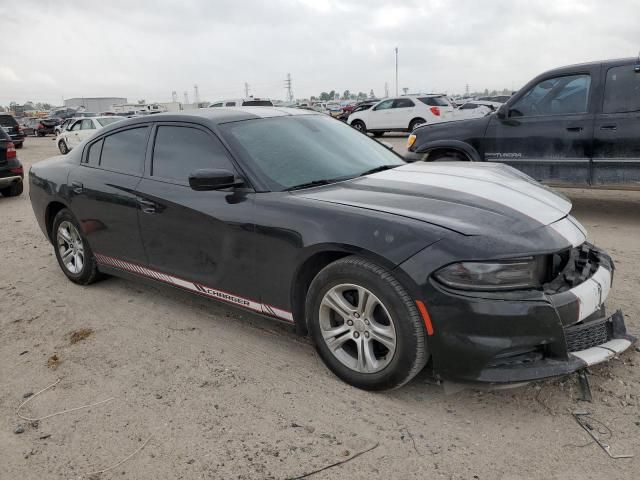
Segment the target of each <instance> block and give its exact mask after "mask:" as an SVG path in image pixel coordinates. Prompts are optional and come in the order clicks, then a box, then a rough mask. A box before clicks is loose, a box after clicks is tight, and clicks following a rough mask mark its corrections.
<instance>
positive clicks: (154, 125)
mask: <svg viewBox="0 0 640 480" xmlns="http://www.w3.org/2000/svg"><path fill="white" fill-rule="evenodd" d="M29 182H30V195H31V202H32V205H33V210H34V212H35V215H36V217H37V219H38V222H39V224H40V226H41V228H42V230H43V232H44V234H45V235H46V236H47V238H48V239H49V240H50V241H51V243H52V244H53V247H54V250H55V254H56V256H57V259H58V262H59V264H60V267H61V269H62V271H63V272H64V273H65V275H66V276H67V277H68V278H69V279H70V280H71V281H73V282H76V283H79V284H83V285H85V284H89V283H92V282H94V281H96V280H98V279H99V278H101V276H103V275H104V274H111V275H119V276H124V277H136V278H144V279H149V280H151V281H156V282H162V283H165V284H168V285H172V286H174V287H178V288H181V289H184V290H188V291H190V292H193V293H195V294H198V295H202V296H205V297H209V298H212V299H215V300H219V301H222V302H226V303H229V304H231V305H234V306H237V307H241V308H244V309H247V310H250V311H253V312H257V313H258V314H261V315H264V316H267V317H271V318H275V319H279V320H283V321H285V322H291V323H293V324H294V325H295V327H296V329H297V331H298V332H300V333H301V334H309V335H310V336H311V337H312V339H313V341H314V343H315V345H316V348H317V350H318V352H319V354H320V356H321V357H322V359H323V360H324V361H325V363H326V364H327V366H328V367H329V368H330V369H331V370H332V371H333V372H334V373H335V374H336V375H337V376H339V377H340V378H342V379H343V380H345V381H346V382H348V383H350V384H351V385H354V386H357V387H360V388H364V389H371V390H379V389H386V388H393V387H398V386H400V385H402V384H404V383H405V382H407V381H409V380H410V379H411V378H412V377H413V376H414V375H416V374H417V373H418V372H419V371H420V370H422V368H423V367H424V366H425V365H427V364H429V368H430V369H431V370H432V372H433V375H435V376H436V377H437V378H439V379H443V380H451V381H458V382H461V381H462V382H490V383H502V384H504V383H517V382H526V381H529V380H533V379H539V378H544V377H548V376H553V375H560V374H567V373H570V372H573V371H576V370H578V369H581V368H583V367H585V366H587V365H591V364H595V363H598V362H602V361H605V360H607V359H609V358H611V357H612V356H613V355H615V354H617V353H619V352H622V351H624V350H625V349H627V348H628V347H629V346H630V345H631V344H632V343H633V342H634V341H635V339H634V338H633V337H631V336H630V335H628V334H627V332H626V329H625V325H624V321H623V316H622V314H621V313H620V312H616V313H614V314H613V315H607V314H606V313H605V307H604V302H605V300H606V298H607V295H608V293H609V289H610V288H611V280H612V274H613V264H612V262H611V259H610V258H609V256H608V255H607V254H606V253H605V252H603V251H602V250H600V249H598V248H597V247H595V246H593V245H591V244H589V243H588V242H586V234H585V231H584V229H583V228H582V226H581V225H580V224H579V223H578V222H577V221H576V220H575V219H574V218H573V217H571V215H569V211H570V209H571V204H570V202H569V201H567V200H566V199H565V198H564V197H562V196H560V195H558V194H557V193H554V192H553V191H551V190H549V189H547V188H545V187H543V186H541V185H539V184H538V183H536V182H535V181H533V180H531V178H529V177H527V176H526V175H524V174H522V173H520V172H518V171H517V170H514V169H513V168H511V167H509V166H506V165H498V164H491V163H482V164H464V163H459V162H457V163H456V162H454V163H447V162H438V163H435V164H427V163H415V164H405V162H404V161H403V160H402V159H401V158H400V157H399V156H398V155H396V154H395V153H394V152H392V151H391V150H389V149H388V148H386V147H384V146H383V145H381V144H380V143H378V142H376V141H375V140H372V139H370V138H368V137H367V136H365V135H363V134H361V133H359V132H357V131H355V130H354V129H352V128H350V127H349V126H347V125H345V124H343V123H341V122H339V121H336V120H334V119H331V118H329V117H328V116H326V115H321V114H317V113H314V112H309V111H305V110H297V109H286V108H269V107H262V108H228V109H224V110H220V109H211V110H201V111H198V112H194V113H191V112H190V113H188V114H159V115H154V116H153V117H143V118H136V119H130V120H127V121H123V122H118V123H116V124H113V125H110V126H108V127H106V128H104V129H103V130H100V131H99V132H98V133H97V134H96V135H94V136H93V137H91V138H89V139H88V140H86V141H85V142H83V143H82V144H80V146H79V147H78V148H75V149H74V150H73V151H72V152H71V153H70V154H69V155H67V156H65V157H55V158H51V159H49V160H46V161H43V162H40V163H38V164H36V165H34V166H33V167H32V168H31V171H30V174H29Z"/></svg>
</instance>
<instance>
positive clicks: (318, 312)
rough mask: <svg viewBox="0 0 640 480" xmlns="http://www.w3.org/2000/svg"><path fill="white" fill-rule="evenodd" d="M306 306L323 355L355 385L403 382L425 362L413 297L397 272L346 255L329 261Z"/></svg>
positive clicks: (391, 385) (375, 386) (392, 385)
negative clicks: (391, 272)
mask: <svg viewBox="0 0 640 480" xmlns="http://www.w3.org/2000/svg"><path fill="white" fill-rule="evenodd" d="M306 311H307V312H308V313H307V318H308V322H309V331H310V333H311V336H312V338H313V341H314V343H315V346H316V350H317V351H318V353H319V355H320V357H321V358H322V360H323V361H324V362H325V364H326V365H327V366H328V367H329V369H331V371H333V373H335V374H336V375H337V376H338V377H340V378H341V379H342V380H344V381H345V382H347V383H349V384H351V385H353V386H354V387H357V388H362V389H365V390H384V389H390V388H396V387H399V386H401V385H403V384H405V383H406V382H408V381H409V380H411V379H412V378H413V377H414V376H415V375H416V374H417V373H418V372H420V370H422V368H423V367H424V365H425V364H426V362H427V359H428V353H427V345H426V333H425V327H424V324H423V322H422V319H421V317H420V314H419V313H418V311H417V308H416V305H415V303H414V302H413V300H412V299H411V298H410V297H409V295H408V293H407V292H406V290H405V289H404V287H402V285H401V284H400V283H399V282H398V281H397V280H396V279H395V277H393V276H392V275H391V274H390V273H389V272H388V271H387V270H386V269H384V268H382V267H380V266H379V265H377V264H375V263H372V262H369V261H368V260H365V259H363V258H359V257H347V258H343V259H340V260H338V261H336V262H334V263H332V264H330V265H328V266H327V267H325V268H324V269H323V270H322V271H321V272H320V273H319V274H318V275H317V276H316V278H315V279H314V280H313V282H312V283H311V287H310V288H309V292H308V294H307V301H306Z"/></svg>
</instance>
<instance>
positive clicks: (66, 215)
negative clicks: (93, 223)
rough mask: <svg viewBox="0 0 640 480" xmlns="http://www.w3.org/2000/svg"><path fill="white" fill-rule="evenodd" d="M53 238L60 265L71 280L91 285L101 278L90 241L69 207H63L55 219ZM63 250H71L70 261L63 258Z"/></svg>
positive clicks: (52, 230)
mask: <svg viewBox="0 0 640 480" xmlns="http://www.w3.org/2000/svg"><path fill="white" fill-rule="evenodd" d="M51 240H52V242H53V249H54V251H55V254H56V258H57V259H58V265H60V268H61V269H62V272H63V273H64V274H65V275H66V276H67V278H68V279H69V280H71V281H72V282H74V283H77V284H79V285H89V284H90V283H93V282H95V281H97V280H99V279H100V278H101V275H100V272H98V264H97V262H96V259H95V257H94V256H93V251H92V250H91V247H90V246H89V242H87V239H86V238H85V236H84V235H83V234H82V230H81V228H80V225H79V224H78V221H77V220H76V218H75V217H74V216H73V214H72V213H71V211H69V210H68V209H66V208H63V209H62V210H60V211H59V212H58V214H57V215H56V217H55V218H54V219H53V227H52V229H51ZM61 250H62V251H64V252H65V253H66V252H67V251H70V252H71V253H70V256H69V257H68V261H67V259H66V258H65V259H64V260H63V256H62V255H63V252H62V251H61Z"/></svg>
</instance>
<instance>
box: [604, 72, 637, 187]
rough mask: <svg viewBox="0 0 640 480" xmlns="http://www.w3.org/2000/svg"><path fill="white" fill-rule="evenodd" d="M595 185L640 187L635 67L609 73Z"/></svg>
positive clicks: (605, 88)
mask: <svg viewBox="0 0 640 480" xmlns="http://www.w3.org/2000/svg"><path fill="white" fill-rule="evenodd" d="M593 184H594V185H614V186H615V185H618V186H621V185H626V186H628V185H635V186H638V185H640V69H636V66H635V65H634V64H630V65H622V66H616V67H611V68H609V69H608V70H607V71H606V72H605V87H604V101H603V103H602V111H601V112H598V114H597V115H596V121H595V125H594V142H593Z"/></svg>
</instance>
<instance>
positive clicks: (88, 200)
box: [68, 126, 151, 265]
mask: <svg viewBox="0 0 640 480" xmlns="http://www.w3.org/2000/svg"><path fill="white" fill-rule="evenodd" d="M150 129H151V128H150V127H148V126H144V127H136V128H131V129H127V130H119V131H116V132H115V133H112V134H110V135H108V136H106V137H104V138H100V139H98V140H96V141H93V142H92V143H90V144H89V145H88V146H87V148H86V149H85V151H84V152H83V157H82V162H81V163H80V164H79V165H78V166H77V167H75V168H74V169H73V170H71V172H70V173H69V179H68V183H69V186H70V189H71V190H70V191H69V197H70V206H71V211H72V212H73V214H74V215H75V217H76V218H77V219H78V221H79V222H80V226H81V228H82V230H83V233H84V235H85V237H86V238H87V240H88V242H89V245H91V249H92V250H93V252H94V254H96V258H98V261H99V262H101V263H105V262H106V263H108V264H110V265H112V264H113V260H117V261H131V262H134V263H146V256H145V253H144V250H143V248H142V240H141V238H140V231H139V228H138V214H137V211H138V202H137V197H136V194H135V189H136V187H137V186H138V183H140V180H141V178H142V171H143V167H144V159H145V151H146V148H147V141H148V134H149V130H150Z"/></svg>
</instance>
